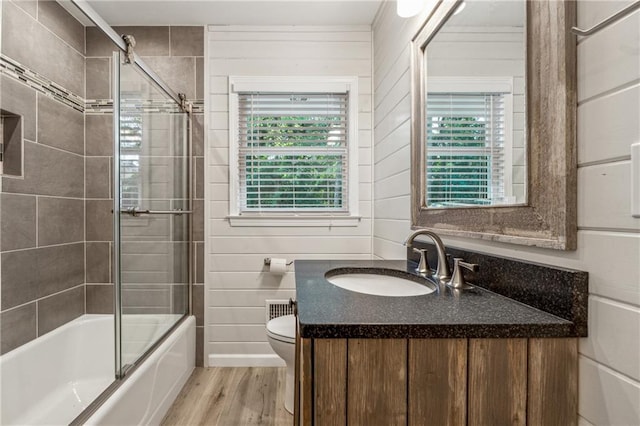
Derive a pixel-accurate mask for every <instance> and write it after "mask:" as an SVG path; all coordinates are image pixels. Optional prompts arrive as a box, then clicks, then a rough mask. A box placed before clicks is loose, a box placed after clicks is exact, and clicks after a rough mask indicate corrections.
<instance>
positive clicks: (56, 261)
mask: <svg viewBox="0 0 640 426" xmlns="http://www.w3.org/2000/svg"><path fill="white" fill-rule="evenodd" d="M82 283H84V243H79V244H67V245H62V246H53V247H43V248H38V249H28V250H20V251H14V252H8V253H2V288H1V291H2V310H6V309H10V308H12V307H14V306H18V305H21V304H23V303H27V302H31V301H33V300H35V299H37V298H41V297H45V296H48V295H50V294H53V293H56V292H59V291H62V290H65V289H68V288H71V287H75V286H77V285H78V284H82Z"/></svg>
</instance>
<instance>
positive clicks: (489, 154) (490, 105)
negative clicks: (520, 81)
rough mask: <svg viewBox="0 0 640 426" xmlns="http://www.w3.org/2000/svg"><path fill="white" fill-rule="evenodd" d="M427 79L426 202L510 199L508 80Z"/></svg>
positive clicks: (430, 204)
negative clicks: (501, 82)
mask: <svg viewBox="0 0 640 426" xmlns="http://www.w3.org/2000/svg"><path fill="white" fill-rule="evenodd" d="M428 85H429V92H428V96H427V113H426V117H425V119H426V122H425V132H426V138H427V150H426V151H427V158H426V181H427V187H426V189H427V193H426V201H427V207H456V206H470V205H478V206H485V205H499V204H505V203H507V202H511V201H512V198H511V185H510V183H509V182H510V176H509V175H508V173H505V170H511V167H510V164H508V163H510V161H511V160H510V158H511V155H510V152H511V148H510V145H511V138H510V136H509V135H510V134H511V132H509V131H508V130H506V129H510V128H511V121H512V112H511V90H510V84H509V83H508V82H507V83H506V84H498V85H496V83H495V80H494V81H492V82H480V81H477V79H476V81H474V83H473V84H472V85H470V84H468V82H465V81H460V80H459V81H457V82H456V81H452V80H449V81H447V82H444V81H439V80H438V79H435V81H433V82H431V81H430V82H429V83H428ZM471 86H474V87H471ZM470 89H471V90H470Z"/></svg>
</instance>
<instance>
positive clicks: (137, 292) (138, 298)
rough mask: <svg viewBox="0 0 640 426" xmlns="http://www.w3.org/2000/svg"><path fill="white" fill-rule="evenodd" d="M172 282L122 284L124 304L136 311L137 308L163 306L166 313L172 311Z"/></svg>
mask: <svg viewBox="0 0 640 426" xmlns="http://www.w3.org/2000/svg"><path fill="white" fill-rule="evenodd" d="M172 287H173V286H172V285H171V284H164V285H136V284H124V285H123V286H122V306H123V307H127V308H129V309H130V310H129V313H134V312H135V311H132V310H131V309H135V308H161V309H164V312H165V313H171V309H170V308H171V290H172Z"/></svg>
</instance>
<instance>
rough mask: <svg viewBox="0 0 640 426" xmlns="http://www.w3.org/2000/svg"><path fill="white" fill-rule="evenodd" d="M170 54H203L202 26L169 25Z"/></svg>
mask: <svg viewBox="0 0 640 426" xmlns="http://www.w3.org/2000/svg"><path fill="white" fill-rule="evenodd" d="M171 56H204V28H203V27H171Z"/></svg>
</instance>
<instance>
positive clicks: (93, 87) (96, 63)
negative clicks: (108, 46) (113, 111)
mask: <svg viewBox="0 0 640 426" xmlns="http://www.w3.org/2000/svg"><path fill="white" fill-rule="evenodd" d="M86 67H87V71H86V73H87V74H86V75H87V99H111V98H112V97H113V95H112V94H111V60H110V59H109V58H87V62H86Z"/></svg>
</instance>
